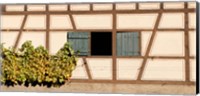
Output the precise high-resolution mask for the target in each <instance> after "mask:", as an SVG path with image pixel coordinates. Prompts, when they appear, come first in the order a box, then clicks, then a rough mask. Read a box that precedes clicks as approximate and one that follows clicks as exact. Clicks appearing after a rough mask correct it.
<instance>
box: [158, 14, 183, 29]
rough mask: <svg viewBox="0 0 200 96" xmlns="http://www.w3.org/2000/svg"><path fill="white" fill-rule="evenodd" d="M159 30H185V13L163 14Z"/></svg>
mask: <svg viewBox="0 0 200 96" xmlns="http://www.w3.org/2000/svg"><path fill="white" fill-rule="evenodd" d="M158 28H184V13H163V15H162V17H161V20H160V24H159V26H158Z"/></svg>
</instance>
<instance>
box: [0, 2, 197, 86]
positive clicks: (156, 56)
mask: <svg viewBox="0 0 200 96" xmlns="http://www.w3.org/2000/svg"><path fill="white" fill-rule="evenodd" d="M195 8H196V2H165V3H160V2H159V3H158V2H149V3H142V2H141V3H113V4H111V3H97V4H93V3H88V4H47V5H42V4H41V5H37V4H36V5H33V4H28V5H23V4H18V5H2V8H1V9H2V15H1V43H5V46H6V47H9V46H13V47H15V48H18V47H19V46H21V44H22V43H23V42H25V41H26V40H32V42H33V44H34V45H35V46H39V45H43V46H46V48H47V49H48V50H49V51H50V53H51V54H55V53H56V52H57V50H59V48H61V47H62V46H63V44H64V43H65V42H67V33H68V32H112V37H113V40H112V42H113V44H112V46H113V51H112V52H113V54H112V56H86V57H80V58H79V59H78V64H77V67H76V69H75V71H74V72H73V76H72V79H73V80H74V81H77V82H78V81H80V82H82V81H83V82H86V81H88V82H116V83H173V84H194V82H195V77H196V60H195V57H196V12H195ZM118 31H120V32H139V33H140V37H139V39H140V50H141V52H140V53H141V55H140V56H117V55H116V33H117V32H118Z"/></svg>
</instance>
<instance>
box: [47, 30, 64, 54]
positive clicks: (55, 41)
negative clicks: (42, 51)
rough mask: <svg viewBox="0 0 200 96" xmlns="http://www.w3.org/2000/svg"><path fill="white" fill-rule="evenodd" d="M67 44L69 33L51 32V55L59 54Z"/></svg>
mask: <svg viewBox="0 0 200 96" xmlns="http://www.w3.org/2000/svg"><path fill="white" fill-rule="evenodd" d="M66 42H67V32H50V39H49V43H50V44H49V49H50V50H49V51H50V53H51V54H55V53H57V51H58V50H59V49H60V48H61V47H63V46H64V44H65V43H66Z"/></svg>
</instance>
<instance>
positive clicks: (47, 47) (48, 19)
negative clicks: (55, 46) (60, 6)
mask: <svg viewBox="0 0 200 96" xmlns="http://www.w3.org/2000/svg"><path fill="white" fill-rule="evenodd" d="M46 11H49V6H48V5H46ZM49 30H50V14H46V49H47V50H48V51H49V37H50V36H49Z"/></svg>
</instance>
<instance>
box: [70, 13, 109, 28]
mask: <svg viewBox="0 0 200 96" xmlns="http://www.w3.org/2000/svg"><path fill="white" fill-rule="evenodd" d="M73 17H74V22H75V24H76V28H77V29H112V15H111V14H101V15H100V14H95V15H73Z"/></svg>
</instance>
